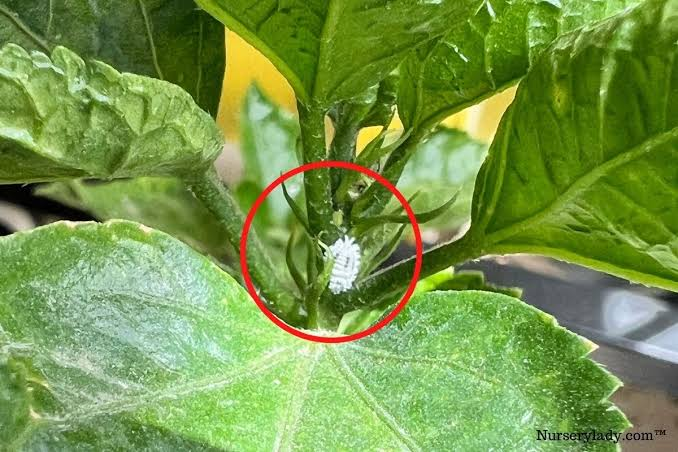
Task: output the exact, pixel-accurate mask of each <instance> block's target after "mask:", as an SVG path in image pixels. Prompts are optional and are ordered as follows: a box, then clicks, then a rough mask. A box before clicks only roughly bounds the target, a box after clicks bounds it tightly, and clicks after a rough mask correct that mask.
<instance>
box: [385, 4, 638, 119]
mask: <svg viewBox="0 0 678 452" xmlns="http://www.w3.org/2000/svg"><path fill="white" fill-rule="evenodd" d="M638 3H639V0H596V1H591V0H559V1H553V0H485V1H482V2H480V3H479V5H478V7H477V8H475V9H474V10H472V11H470V13H469V14H468V15H467V16H466V17H465V18H464V20H463V21H462V22H461V23H460V24H459V25H458V26H452V27H449V28H448V29H447V33H446V34H445V35H444V36H443V37H442V38H440V39H436V40H435V41H434V42H432V43H431V44H430V45H426V46H423V47H421V48H419V49H417V51H416V52H414V53H413V54H412V55H411V56H410V57H408V58H407V60H406V62H405V63H404V64H403V66H402V67H401V82H400V87H401V90H400V99H399V105H398V106H399V113H400V117H401V118H402V119H403V122H404V123H405V125H406V126H413V127H418V126H422V127H430V126H432V125H435V123H436V122H437V121H440V120H441V119H444V118H445V117H446V116H448V115H450V114H452V113H453V112H455V111H459V110H461V109H463V108H465V107H466V106H468V105H472V104H474V103H477V102H479V101H480V100H482V99H484V98H486V97H488V96H490V95H492V94H494V93H496V92H498V91H501V90H502V89H504V88H506V87H507V86H509V85H511V84H513V83H515V82H517V81H518V80H519V79H520V78H521V77H523V76H524V75H525V73H526V72H527V70H528V68H529V67H530V65H531V63H532V62H533V61H534V60H535V59H536V57H537V56H538V55H539V54H540V53H541V52H542V51H543V50H544V49H545V48H546V47H547V46H548V44H549V43H551V42H552V41H553V40H554V39H555V38H557V37H558V36H560V35H563V34H565V33H567V32H569V31H572V30H574V29H575V28H578V27H581V26H583V25H586V24H591V23H593V22H596V21H598V20H601V19H604V18H606V17H609V16H611V15H613V14H615V13H618V12H620V11H622V10H623V9H624V8H626V7H628V6H629V5H635V4H638Z"/></svg>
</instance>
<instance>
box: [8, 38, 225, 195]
mask: <svg viewBox="0 0 678 452" xmlns="http://www.w3.org/2000/svg"><path fill="white" fill-rule="evenodd" d="M222 143H223V141H222V137H221V133H220V132H219V130H218V128H217V127H216V125H215V124H214V121H213V120H212V118H210V116H209V115H207V114H206V113H205V112H203V111H202V110H201V109H200V108H199V107H198V106H197V105H196V104H195V103H194V102H193V99H192V98H191V97H190V96H189V95H188V94H187V93H186V92H185V91H183V90H182V89H181V88H179V87H177V86H175V85H172V84H169V83H167V82H163V81H160V80H155V79H151V78H147V77H142V76H138V75H134V74H126V73H123V74H121V73H119V72H117V71H116V70H115V69H113V68H111V67H110V66H108V65H106V64H104V63H100V62H97V61H91V62H88V63H85V62H84V61H83V60H82V59H81V58H80V57H78V56H77V55H76V54H74V53H73V52H71V51H70V50H68V49H66V48H63V47H57V48H56V49H55V50H54V51H53V52H52V56H51V58H49V57H47V56H46V55H45V54H43V53H40V52H32V53H30V54H29V53H28V52H26V51H25V50H24V49H22V48H21V47H19V46H16V45H14V44H7V45H6V46H4V47H3V48H2V49H1V50H0V183H23V182H41V181H50V180H56V179H63V178H75V177H93V178H99V179H109V178H120V177H134V176H166V175H167V176H170V175H171V176H175V175H177V174H187V173H192V172H197V171H201V170H203V169H205V168H207V167H208V166H209V165H211V163H212V162H213V161H214V159H215V158H216V157H217V155H218V154H219V152H220V151H221V148H222Z"/></svg>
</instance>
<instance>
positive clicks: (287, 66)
mask: <svg viewBox="0 0 678 452" xmlns="http://www.w3.org/2000/svg"><path fill="white" fill-rule="evenodd" d="M481 2H482V0H432V1H431V0H424V1H420V0H389V1H387V2H384V1H369V2H365V1H364V0H310V1H309V0H290V1H287V2H283V3H281V2H279V1H278V0H265V1H261V0H197V3H198V4H199V5H200V6H201V7H202V8H204V9H205V10H206V11H207V12H209V13H210V14H212V16H214V17H216V18H217V19H219V20H220V21H222V22H223V23H224V24H226V26H228V27H229V28H232V29H233V30H234V31H235V32H237V33H238V34H239V35H241V36H242V37H243V38H244V39H245V40H247V41H248V42H250V43H251V44H252V45H254V46H255V47H256V48H257V49H259V50H260V51H261V52H263V53H264V54H265V55H266V56H267V57H268V58H269V59H271V61H272V62H273V63H274V64H275V65H276V66H277V67H278V69H279V70H280V71H281V72H282V73H283V74H284V75H285V77H287V79H288V81H289V82H290V84H291V85H292V87H293V88H294V90H295V91H296V93H297V96H298V97H299V98H300V99H301V100H302V101H303V102H305V103H308V102H309V101H310V100H311V99H315V100H316V101H318V102H320V103H321V104H322V105H324V106H329V105H330V104H331V103H333V102H335V101H337V100H344V99H348V98H351V97H353V96H356V95H359V94H362V93H363V91H365V90H366V89H367V88H369V87H371V86H373V85H375V84H377V83H378V82H379V81H380V80H381V79H382V78H384V77H385V76H386V75H387V74H388V73H389V72H391V71H392V70H393V69H394V68H395V67H396V66H397V65H398V63H400V61H401V60H402V59H403V58H404V57H405V56H406V55H407V53H408V52H410V51H411V50H412V49H413V48H415V47H416V46H418V45H421V44H422V43H425V42H426V41H428V40H430V39H432V38H434V37H436V36H439V35H441V34H443V33H444V32H446V31H447V30H449V29H450V28H453V27H455V25H457V24H459V23H460V22H461V21H463V20H464V18H466V17H467V16H468V13H469V11H472V10H473V9H475V8H477V6H478V5H479V4H480V3H481Z"/></svg>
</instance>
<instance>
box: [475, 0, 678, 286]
mask: <svg viewBox="0 0 678 452" xmlns="http://www.w3.org/2000/svg"><path fill="white" fill-rule="evenodd" d="M677 42H678V2H677V1H676V0H650V1H648V2H646V3H645V4H644V5H641V6H639V7H637V8H636V9H634V10H632V11H629V12H626V13H624V14H621V15H619V16H617V17H615V18H613V19H610V20H608V21H606V22H604V23H601V24H600V25H598V26H596V27H595V28H591V29H585V30H582V31H577V32H575V33H572V34H570V35H567V36H565V37H563V38H562V39H559V40H558V41H557V42H556V43H555V45H554V46H553V47H551V48H550V49H549V51H548V52H547V53H546V54H544V55H543V57H542V58H540V59H539V60H538V61H537V62H536V63H535V65H534V67H533V68H532V70H531V71H530V74H529V75H528V76H527V78H526V79H525V80H524V81H523V83H522V84H521V86H520V88H519V90H518V94H517V97H516V100H515V102H514V103H513V105H512V106H511V107H510V109H509V111H508V112H507V113H506V115H505V117H504V119H503V121H502V123H501V125H500V127H499V131H498V133H497V137H496V138H495V141H494V144H493V146H492V147H491V149H490V152H489V157H488V159H487V161H486V162H485V164H484V165H483V168H482V169H481V171H480V174H479V176H478V180H477V185H476V192H475V195H474V208H473V215H472V216H473V226H472V229H471V235H476V237H477V240H478V241H479V242H480V243H482V244H483V251H484V252H485V253H513V252H529V253H536V254H544V255H548V256H552V257H555V258H559V259H563V260H567V261H571V262H575V263H579V264H583V265H588V266H591V267H593V268H596V269H598V270H602V271H606V272H608V273H612V274H615V275H618V276H621V277H625V278H628V279H631V280H633V281H637V282H640V283H644V284H648V285H654V286H658V287H663V288H666V289H669V290H674V291H677V290H678V165H676V164H675V162H676V161H677V159H678V58H676V55H677V54H678V45H677Z"/></svg>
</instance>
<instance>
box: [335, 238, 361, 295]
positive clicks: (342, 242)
mask: <svg viewBox="0 0 678 452" xmlns="http://www.w3.org/2000/svg"><path fill="white" fill-rule="evenodd" d="M330 253H331V254H332V257H333V258H334V266H333V267H332V273H331V275H330V284H329V288H330V291H331V292H332V293H333V294H335V295H336V294H340V293H342V292H346V291H348V290H351V288H352V287H353V283H354V282H355V280H356V278H357V277H358V271H359V270H360V247H359V246H358V244H357V243H355V239H354V238H353V237H349V236H347V235H346V236H344V237H342V238H340V239H339V240H337V241H336V242H334V244H333V245H332V246H330Z"/></svg>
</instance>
